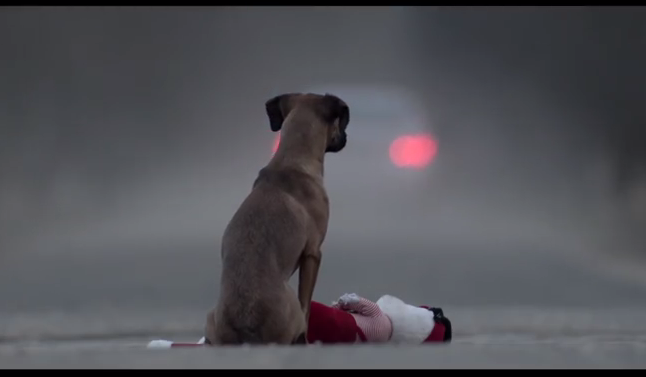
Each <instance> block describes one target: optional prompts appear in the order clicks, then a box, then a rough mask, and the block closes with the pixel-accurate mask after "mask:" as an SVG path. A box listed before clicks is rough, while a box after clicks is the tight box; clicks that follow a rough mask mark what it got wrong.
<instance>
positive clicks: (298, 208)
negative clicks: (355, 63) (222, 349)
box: [205, 93, 350, 345]
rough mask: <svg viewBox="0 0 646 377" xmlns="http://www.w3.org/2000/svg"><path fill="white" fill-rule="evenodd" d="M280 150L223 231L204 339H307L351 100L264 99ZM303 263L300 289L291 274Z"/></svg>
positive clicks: (287, 341) (225, 341) (233, 341)
mask: <svg viewBox="0 0 646 377" xmlns="http://www.w3.org/2000/svg"><path fill="white" fill-rule="evenodd" d="M265 106H266V110H267V116H268V117H269V123H270V126H271V130H272V131H274V132H277V131H279V130H281V129H282V131H281V141H280V146H279V147H278V150H277V151H276V153H275V154H274V156H273V158H272V159H271V160H270V161H269V164H268V165H267V166H266V167H265V168H263V169H262V170H260V172H259V174H258V178H257V179H256V181H255V182H254V184H253V189H252V191H251V193H250V194H249V196H247V198H246V199H245V200H244V202H243V203H242V205H241V206H240V208H239V209H238V211H237V212H236V213H235V214H234V216H233V218H232V219H231V221H230V222H229V225H228V226H227V228H226V230H225V231H224V235H223V237H222V278H221V283H220V299H219V302H218V304H217V306H216V308H215V310H213V311H211V312H209V314H208V316H207V325H206V334H205V335H206V338H207V343H211V344H220V345H229V344H243V343H248V344H268V343H276V344H294V343H306V339H307V338H306V335H307V334H306V331H307V323H308V320H309V308H310V303H311V301H312V295H313V293H314V286H315V285H316V279H317V276H318V270H319V266H320V263H321V249H320V247H321V244H322V243H323V240H324V239H325V235H326V233H327V226H328V217H329V202H328V196H327V193H326V191H325V188H324V186H323V159H324V155H325V153H326V152H338V151H340V150H342V149H343V147H345V144H346V140H347V136H346V132H345V129H346V127H347V125H348V123H349V120H350V111H349V109H348V106H347V105H346V104H345V102H343V101H342V100H341V99H339V98H338V97H336V96H333V95H327V94H326V95H324V96H323V95H316V94H300V93H295V94H284V95H281V96H277V97H275V98H272V99H271V100H269V101H267V103H266V104H265ZM296 269H299V270H300V271H299V282H298V297H297V296H296V294H295V293H294V291H293V289H291V287H290V286H289V279H290V278H291V276H292V275H293V274H294V272H296Z"/></svg>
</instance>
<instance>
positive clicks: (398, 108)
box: [272, 85, 440, 213]
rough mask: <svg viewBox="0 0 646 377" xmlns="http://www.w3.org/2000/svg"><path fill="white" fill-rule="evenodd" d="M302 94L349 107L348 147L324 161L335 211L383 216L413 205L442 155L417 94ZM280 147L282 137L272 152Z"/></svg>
mask: <svg viewBox="0 0 646 377" xmlns="http://www.w3.org/2000/svg"><path fill="white" fill-rule="evenodd" d="M303 92H310V93H318V94H324V93H329V94H334V95H336V96H338V97H340V98H341V99H343V100H344V101H345V102H346V103H347V104H348V106H349V107H350V124H349V126H348V130H347V133H348V143H347V145H346V147H345V149H344V150H343V151H341V152H339V153H329V154H327V155H326V160H325V164H326V170H325V182H326V187H327V189H328V192H329V193H330V195H331V197H333V198H334V199H333V204H332V205H333V209H334V208H339V209H341V210H343V208H346V209H352V210H361V211H364V213H367V212H365V211H370V212H372V213H374V211H377V212H379V213H383V211H388V210H389V208H393V207H395V208H400V209H401V207H402V205H403V206H405V207H409V208H410V207H414V206H415V199H416V198H419V197H421V196H422V195H424V190H425V187H427V182H428V175H429V174H432V172H433V170H434V169H435V165H436V164H435V163H436V159H437V156H438V152H439V151H440V150H439V146H438V141H437V140H436V139H435V137H434V135H433V133H432V132H431V131H432V128H431V124H430V122H429V116H428V114H426V112H425V111H424V108H423V107H422V105H421V104H420V102H419V101H418V100H417V98H416V97H415V96H414V94H413V93H412V92H410V91H408V90H406V89H404V88H399V87H389V86H374V85H326V86H314V87H311V88H306V90H304V91H303ZM279 143H280V134H278V135H277V136H276V139H275V140H274V142H273V145H272V148H273V150H274V151H275V150H276V149H277V148H278V144H279ZM406 203H407V204H409V205H405V204H406ZM334 210H336V209H334Z"/></svg>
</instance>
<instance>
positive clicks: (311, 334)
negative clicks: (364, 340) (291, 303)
mask: <svg viewBox="0 0 646 377" xmlns="http://www.w3.org/2000/svg"><path fill="white" fill-rule="evenodd" d="M357 331H358V327H357V322H356V321H355V318H354V317H353V316H352V314H350V313H349V312H346V311H344V310H340V309H335V308H333V307H330V306H327V305H323V304H321V303H319V302H316V301H312V304H311V306H310V320H309V323H308V329H307V341H308V342H309V343H316V342H321V343H329V344H334V343H355V342H356V341H357Z"/></svg>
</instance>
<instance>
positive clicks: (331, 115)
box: [323, 94, 350, 130]
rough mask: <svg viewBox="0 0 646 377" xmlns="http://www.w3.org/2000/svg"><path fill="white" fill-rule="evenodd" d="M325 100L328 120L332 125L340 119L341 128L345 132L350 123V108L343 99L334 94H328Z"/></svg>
mask: <svg viewBox="0 0 646 377" xmlns="http://www.w3.org/2000/svg"><path fill="white" fill-rule="evenodd" d="M323 99H324V100H325V107H326V109H325V110H326V111H325V112H326V115H327V117H326V118H327V119H326V120H327V121H329V122H330V123H331V122H334V121H335V120H336V119H337V118H338V119H339V128H341V129H342V130H345V128H346V127H347V126H348V123H350V108H349V107H348V105H347V104H346V103H345V102H344V101H343V100H342V99H341V98H339V97H337V96H335V95H332V94H326V95H325V96H324V97H323Z"/></svg>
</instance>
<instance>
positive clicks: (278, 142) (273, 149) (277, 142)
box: [271, 132, 280, 154]
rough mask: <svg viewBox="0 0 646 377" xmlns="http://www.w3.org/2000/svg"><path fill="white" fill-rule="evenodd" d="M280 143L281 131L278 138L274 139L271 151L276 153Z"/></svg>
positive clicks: (277, 135)
mask: <svg viewBox="0 0 646 377" xmlns="http://www.w3.org/2000/svg"><path fill="white" fill-rule="evenodd" d="M279 145H280V132H278V134H276V138H275V139H274V145H273V146H272V147H271V153H272V154H274V153H276V151H277V150H278V146H279Z"/></svg>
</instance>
